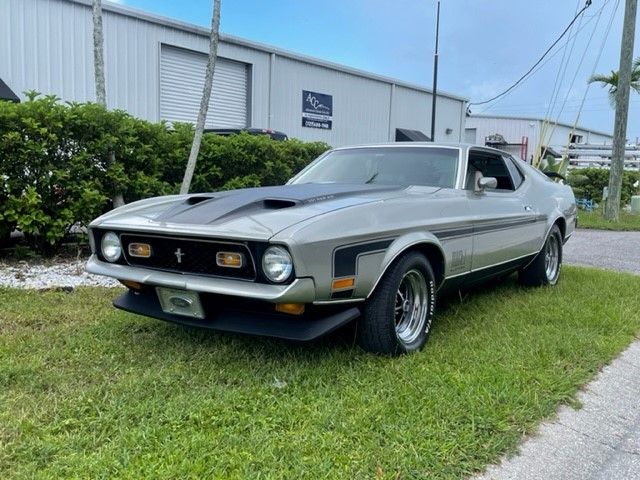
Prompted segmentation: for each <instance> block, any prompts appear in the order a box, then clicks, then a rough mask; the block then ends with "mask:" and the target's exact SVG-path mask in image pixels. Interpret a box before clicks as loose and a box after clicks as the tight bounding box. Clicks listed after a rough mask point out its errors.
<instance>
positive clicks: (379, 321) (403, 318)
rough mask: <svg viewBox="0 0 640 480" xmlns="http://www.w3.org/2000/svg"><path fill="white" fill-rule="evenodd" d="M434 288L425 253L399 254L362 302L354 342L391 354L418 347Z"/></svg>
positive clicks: (426, 332)
mask: <svg viewBox="0 0 640 480" xmlns="http://www.w3.org/2000/svg"><path fill="white" fill-rule="evenodd" d="M435 292H436V282H435V277H434V275H433V270H432V269H431V265H430V264H429V261H428V260H427V259H426V258H425V256H424V255H422V254H420V253H418V252H410V253H407V254H406V255H403V256H402V257H401V258H399V259H398V260H396V261H395V262H394V263H393V264H392V265H391V266H390V267H389V269H388V270H387V271H386V272H385V274H384V276H383V277H382V279H381V280H380V283H379V284H378V286H377V287H376V289H375V291H374V292H373V294H372V295H371V297H369V299H368V300H367V302H366V303H365V306H364V309H363V312H362V313H363V314H362V317H361V318H360V319H359V320H358V324H357V327H356V341H357V343H358V345H360V347H361V348H362V349H363V350H366V351H368V352H372V353H377V354H381V355H393V356H395V355H400V354H403V353H411V352H416V351H418V350H420V349H421V348H422V347H423V346H424V344H425V343H426V341H427V338H428V337H429V333H430V331H431V322H432V319H433V314H434V312H435V307H436V294H435ZM398 302H402V305H401V306H400V305H399V303H398ZM398 308H401V309H400V310H397V309H398Z"/></svg>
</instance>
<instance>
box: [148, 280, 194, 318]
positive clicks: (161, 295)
mask: <svg viewBox="0 0 640 480" xmlns="http://www.w3.org/2000/svg"><path fill="white" fill-rule="evenodd" d="M156 293H157V295H158V300H160V306H161V307H162V311H163V312H165V313H171V314H174V315H182V316H185V317H191V318H200V319H203V318H204V309H203V308H202V302H200V295H199V294H198V292H192V291H190V290H178V289H175V288H165V287H156Z"/></svg>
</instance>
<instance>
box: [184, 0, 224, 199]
mask: <svg viewBox="0 0 640 480" xmlns="http://www.w3.org/2000/svg"><path fill="white" fill-rule="evenodd" d="M220 3H221V1H220V0H213V17H212V19H211V36H210V37H209V59H208V61H207V70H206V74H205V77H204V88H203V89H202V99H201V101H200V111H199V112H198V120H197V121H196V131H195V133H194V135H193V143H192V144H191V152H190V153H189V161H188V162H187V168H186V169H185V172H184V178H183V179H182V186H181V187H180V193H181V194H186V193H189V188H190V187H191V180H192V178H193V172H194V171H195V169H196V160H197V159H198V153H199V152H200V144H201V143H202V134H203V132H204V123H205V120H206V118H207V112H208V111H209V100H210V99H211V88H212V86H213V72H214V70H215V65H216V56H217V54H218V39H219V31H220Z"/></svg>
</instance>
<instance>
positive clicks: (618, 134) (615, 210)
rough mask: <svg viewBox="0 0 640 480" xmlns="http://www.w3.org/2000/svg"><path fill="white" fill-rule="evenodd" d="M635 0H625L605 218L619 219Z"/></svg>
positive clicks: (634, 25) (635, 9)
mask: <svg viewBox="0 0 640 480" xmlns="http://www.w3.org/2000/svg"><path fill="white" fill-rule="evenodd" d="M637 8H638V0H626V3H625V9H624V25H623V29H622V44H621V45H620V70H619V71H618V75H619V76H618V90H617V92H616V119H615V123H614V127H613V151H612V152H611V167H610V170H609V194H608V196H607V201H606V203H605V206H604V218H605V219H607V220H610V221H616V222H617V221H618V215H619V212H620V196H621V191H622V174H623V172H624V155H625V147H626V143H627V118H628V116H629V94H630V93H631V65H632V63H633V40H634V35H635V29H636V11H637Z"/></svg>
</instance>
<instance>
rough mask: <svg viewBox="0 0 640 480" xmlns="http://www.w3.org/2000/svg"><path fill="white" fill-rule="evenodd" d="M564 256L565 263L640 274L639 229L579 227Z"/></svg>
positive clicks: (566, 246)
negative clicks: (630, 230)
mask: <svg viewBox="0 0 640 480" xmlns="http://www.w3.org/2000/svg"><path fill="white" fill-rule="evenodd" d="M563 256H564V258H563V260H564V261H565V262H566V263H572V264H578V265H589V266H591V267H598V268H606V269H609V270H618V271H621V272H630V273H637V274H640V232H612V231H606V230H580V229H578V230H576V231H575V233H574V234H573V236H572V237H571V238H570V239H569V241H568V242H567V244H566V245H565V246H564V251H563Z"/></svg>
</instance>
